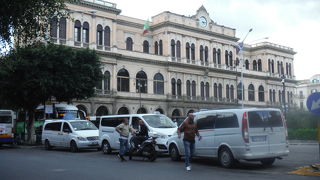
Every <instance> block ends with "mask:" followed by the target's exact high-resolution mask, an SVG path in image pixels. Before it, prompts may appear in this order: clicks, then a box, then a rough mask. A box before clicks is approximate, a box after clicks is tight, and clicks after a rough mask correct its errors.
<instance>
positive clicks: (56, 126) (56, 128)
mask: <svg viewBox="0 0 320 180" xmlns="http://www.w3.org/2000/svg"><path fill="white" fill-rule="evenodd" d="M61 124H62V122H55V123H48V124H46V126H45V127H44V129H45V130H51V131H60V130H61Z"/></svg>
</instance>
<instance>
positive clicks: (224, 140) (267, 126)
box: [167, 108, 289, 168]
mask: <svg viewBox="0 0 320 180" xmlns="http://www.w3.org/2000/svg"><path fill="white" fill-rule="evenodd" d="M195 122H196V123H197V127H198V129H199V133H200V135H201V136H202V137H203V138H202V139H201V140H200V141H199V140H196V150H195V156H200V157H213V158H218V160H219V162H220V164H221V165H222V166H223V167H226V168H229V167H232V166H233V165H234V163H235V162H236V161H237V160H248V161H261V163H262V164H263V165H272V164H273V163H274V161H275V159H276V158H278V159H281V158H282V157H283V156H287V155H288V154H289V147H288V146H289V145H288V134H287V127H286V121H285V119H284V117H283V115H282V113H281V111H280V110H279V109H271V108H260V109H258V108H245V109H223V110H208V111H203V112H197V113H195ZM167 145H168V147H169V154H170V156H171V159H172V160H178V159H180V157H181V156H183V155H184V147H183V140H182V138H181V139H179V138H178V136H177V134H175V135H173V136H172V137H171V138H169V140H168V144H167Z"/></svg>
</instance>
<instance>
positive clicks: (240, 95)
mask: <svg viewBox="0 0 320 180" xmlns="http://www.w3.org/2000/svg"><path fill="white" fill-rule="evenodd" d="M243 92H244V86H243V85H242V83H239V84H238V86H237V98H238V99H239V100H242V99H243V100H244V99H245V97H244V93H243Z"/></svg>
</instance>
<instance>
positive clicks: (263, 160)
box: [260, 158, 276, 166]
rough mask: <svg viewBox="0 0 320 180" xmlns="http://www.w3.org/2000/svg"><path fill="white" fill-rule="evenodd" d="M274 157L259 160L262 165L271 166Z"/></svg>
mask: <svg viewBox="0 0 320 180" xmlns="http://www.w3.org/2000/svg"><path fill="white" fill-rule="evenodd" d="M275 160H276V158H267V159H261V160H260V162H261V164H262V165H263V166H272V164H273V163H274V161H275Z"/></svg>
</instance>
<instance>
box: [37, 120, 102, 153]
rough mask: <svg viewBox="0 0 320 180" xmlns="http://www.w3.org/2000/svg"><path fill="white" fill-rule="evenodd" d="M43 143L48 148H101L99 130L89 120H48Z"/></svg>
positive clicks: (45, 124)
mask: <svg viewBox="0 0 320 180" xmlns="http://www.w3.org/2000/svg"><path fill="white" fill-rule="evenodd" d="M42 143H43V144H44V146H45V149H47V150H49V149H51V148H52V147H67V148H70V150H71V151H72V152H77V151H78V149H91V148H96V149H99V147H100V146H99V130H98V129H97V128H96V126H95V125H94V124H93V123H92V122H90V121H88V120H46V121H45V123H44V125H43V130H42Z"/></svg>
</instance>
